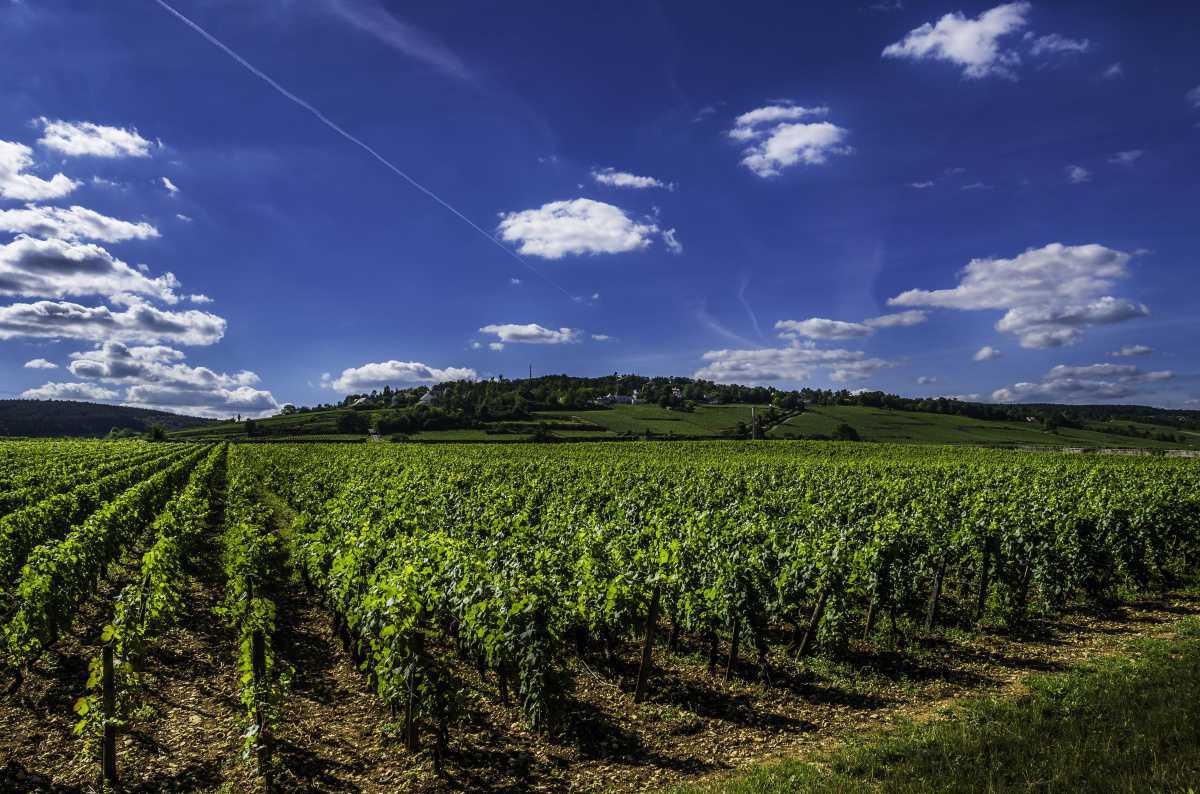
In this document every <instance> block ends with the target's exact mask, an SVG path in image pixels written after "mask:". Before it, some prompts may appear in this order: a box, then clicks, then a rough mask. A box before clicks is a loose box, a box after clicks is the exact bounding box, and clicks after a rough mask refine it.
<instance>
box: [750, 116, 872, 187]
mask: <svg viewBox="0 0 1200 794" xmlns="http://www.w3.org/2000/svg"><path fill="white" fill-rule="evenodd" d="M828 113H829V108H827V107H814V108H807V107H801V106H800V105H792V104H773V105H767V106H764V107H760V108H756V109H754V110H751V111H748V112H746V113H743V114H742V115H740V116H738V117H737V119H736V120H735V121H734V126H733V129H731V130H730V131H729V137H730V138H732V139H733V140H735V141H739V142H742V143H746V144H747V147H746V148H745V149H744V150H743V152H742V155H743V157H742V165H744V166H746V167H747V168H749V169H750V170H751V171H753V172H754V173H755V174H757V175H758V176H761V177H764V178H765V177H771V176H778V175H779V173H780V172H781V171H782V170H783V169H785V168H788V167H791V166H794V165H799V164H804V165H820V164H822V163H824V162H826V160H828V159H829V156H830V155H839V154H850V153H851V152H852V151H853V149H852V148H851V147H849V146H846V145H844V142H845V139H846V136H847V135H849V131H848V130H846V129H844V128H842V127H839V126H837V125H836V124H833V123H831V122H828V121H819V122H801V121H796V120H797V119H803V118H808V117H814V116H825V115H827V114H828Z"/></svg>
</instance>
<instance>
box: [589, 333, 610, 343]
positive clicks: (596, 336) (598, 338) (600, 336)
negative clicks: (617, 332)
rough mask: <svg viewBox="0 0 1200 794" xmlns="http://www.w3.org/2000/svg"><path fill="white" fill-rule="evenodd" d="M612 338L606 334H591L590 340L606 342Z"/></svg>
mask: <svg viewBox="0 0 1200 794" xmlns="http://www.w3.org/2000/svg"><path fill="white" fill-rule="evenodd" d="M611 339H612V337H611V336H609V335H608V334H592V340H593V341H596V342H608V341H610V340H611Z"/></svg>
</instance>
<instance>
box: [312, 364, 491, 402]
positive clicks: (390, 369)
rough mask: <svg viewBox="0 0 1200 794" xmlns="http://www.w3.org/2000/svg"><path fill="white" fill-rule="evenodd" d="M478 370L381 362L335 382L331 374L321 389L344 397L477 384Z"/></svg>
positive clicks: (350, 370) (356, 369) (347, 372)
mask: <svg viewBox="0 0 1200 794" xmlns="http://www.w3.org/2000/svg"><path fill="white" fill-rule="evenodd" d="M477 377H478V375H477V374H476V372H475V370H473V369H470V368H469V367H447V368H445V369H438V368H436V367H430V366H428V365H426V364H421V363H419V362H416V361H381V362H378V363H374V364H363V365H362V366H361V367H350V368H348V369H344V370H342V374H341V375H339V376H338V377H336V378H334V377H333V376H331V375H330V374H329V373H328V372H326V373H324V374H323V375H321V385H322V386H324V387H325V388H327V389H333V390H335V391H339V392H342V393H344V394H351V393H358V392H366V391H371V390H372V389H382V388H383V387H384V386H397V385H402V384H414V383H445V382H446V381H452V380H474V379H475V378H477Z"/></svg>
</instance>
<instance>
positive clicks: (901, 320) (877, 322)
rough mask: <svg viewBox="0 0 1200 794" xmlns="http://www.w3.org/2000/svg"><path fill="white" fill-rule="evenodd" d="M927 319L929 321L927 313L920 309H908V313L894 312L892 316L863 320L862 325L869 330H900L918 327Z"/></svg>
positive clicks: (885, 315)
mask: <svg viewBox="0 0 1200 794" xmlns="http://www.w3.org/2000/svg"><path fill="white" fill-rule="evenodd" d="M927 319H929V312H925V311H922V310H920V309H909V310H908V311H903V312H896V313H894V314H884V315H880V316H879V317H871V318H870V319H867V320H863V321H862V324H863V325H866V326H870V327H871V328H900V327H908V326H912V325H920V324H921V323H923V322H925V321H926V320H927Z"/></svg>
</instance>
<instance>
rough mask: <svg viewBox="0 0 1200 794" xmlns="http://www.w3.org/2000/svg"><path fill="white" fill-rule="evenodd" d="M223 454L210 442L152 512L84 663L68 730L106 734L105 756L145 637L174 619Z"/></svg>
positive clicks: (134, 684) (134, 681)
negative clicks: (144, 539)
mask: <svg viewBox="0 0 1200 794" xmlns="http://www.w3.org/2000/svg"><path fill="white" fill-rule="evenodd" d="M225 454H226V446H225V445H220V446H217V447H214V448H213V449H212V451H211V452H209V454H208V456H207V457H206V458H205V459H204V460H203V461H201V462H200V464H199V465H197V466H196V467H195V469H193V470H192V473H191V477H190V478H189V479H188V482H187V486H186V487H185V488H184V489H183V490H182V491H181V492H180V493H179V495H178V496H176V497H175V498H174V499H172V500H171V501H170V502H168V503H167V505H166V507H165V508H164V509H163V511H162V512H161V513H159V514H158V516H157V518H155V519H154V523H153V525H152V526H151V527H150V532H149V535H150V537H152V538H153V539H154V541H153V543H152V544H151V546H150V548H149V549H148V550H147V551H146V552H145V553H144V554H143V555H142V561H141V565H140V567H139V569H138V574H137V576H136V578H135V579H134V580H133V581H132V582H130V583H129V584H128V585H126V586H125V588H123V589H122V591H121V593H120V595H119V596H118V597H117V599H116V602H115V605H114V608H113V618H112V621H111V622H110V623H109V624H108V625H107V626H105V627H104V631H103V633H102V637H101V639H102V641H103V642H104V643H105V646H106V647H105V648H104V649H103V652H102V653H101V654H99V655H97V656H96V657H95V658H94V659H92V661H91V663H90V664H89V675H88V681H87V691H88V694H87V695H85V696H84V697H82V698H80V699H79V700H78V701H77V702H76V704H75V711H76V713H77V714H78V715H79V716H80V720H79V722H78V723H77V725H76V729H75V730H76V733H77V734H84V735H85V736H86V737H87V738H88V741H89V743H91V742H94V741H96V740H98V739H100V738H101V737H102V736H103V737H105V738H106V739H107V740H108V741H107V742H106V745H105V747H104V754H105V756H106V757H111V755H112V754H113V753H114V752H115V750H114V747H112V746H111V737H112V736H113V727H114V726H113V723H114V721H115V720H116V715H122V717H123V718H124V719H125V720H126V721H127V720H128V715H130V714H131V713H132V712H133V711H134V708H133V706H134V701H135V699H136V694H137V692H138V690H139V683H140V682H139V679H138V674H137V671H138V669H139V666H140V662H141V660H142V658H143V656H144V654H145V651H146V647H147V643H148V642H149V641H150V640H151V639H152V638H153V637H155V636H158V635H161V634H162V632H164V631H165V630H166V629H168V628H170V627H171V626H172V625H174V624H175V623H176V622H177V620H178V617H179V614H180V610H181V608H182V606H183V592H184V587H185V583H186V573H185V568H184V564H185V560H186V558H187V557H188V556H189V555H191V554H193V553H194V552H196V551H197V550H198V548H199V542H200V540H201V539H202V538H203V535H204V531H205V529H206V528H207V527H208V525H209V520H210V517H211V515H212V513H213V510H214V507H215V505H214V498H215V497H216V496H217V492H218V490H219V481H220V480H221V478H222V477H223V475H224V464H225ZM106 656H107V662H108V664H107V668H108V675H109V677H110V680H109V681H108V682H107V684H108V688H109V694H110V697H112V699H113V701H114V702H113V704H112V705H111V706H110V707H108V708H105V707H104V703H103V700H104V694H105V692H104V684H105V682H104V680H103V678H104V674H105V669H106V664H105V661H106V659H105V657H106Z"/></svg>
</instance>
